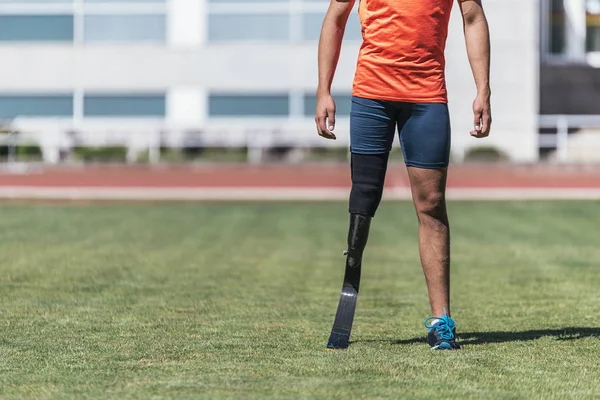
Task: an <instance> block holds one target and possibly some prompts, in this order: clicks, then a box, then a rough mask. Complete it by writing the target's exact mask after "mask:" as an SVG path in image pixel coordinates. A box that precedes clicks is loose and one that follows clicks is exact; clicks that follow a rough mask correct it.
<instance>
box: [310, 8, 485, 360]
mask: <svg viewBox="0 0 600 400" xmlns="http://www.w3.org/2000/svg"><path fill="white" fill-rule="evenodd" d="M454 1H455V0H360V3H359V7H358V12H359V16H360V21H361V27H362V28H361V29H362V33H363V44H362V46H361V49H360V53H359V56H358V63H357V69H356V73H355V77H354V84H353V90H352V95H353V99H352V109H351V113H350V151H351V175H352V190H351V192H350V200H349V212H350V228H349V233H348V253H347V259H346V267H347V271H348V268H349V266H350V267H352V266H355V265H358V266H359V268H360V264H361V261H362V255H363V250H364V248H365V245H366V243H367V238H368V234H369V227H370V221H371V218H372V217H374V216H375V212H376V210H377V207H378V205H379V202H380V200H381V196H382V193H383V183H384V180H385V174H386V169H387V164H388V155H389V151H390V150H391V145H392V141H393V138H394V134H395V130H396V128H397V129H398V132H399V135H400V142H401V145H402V151H403V154H404V160H405V163H406V166H407V169H408V176H409V179H410V185H411V191H412V197H413V201H414V205H415V209H416V213H417V217H418V222H419V252H420V256H421V263H422V266H423V272H424V274H425V279H426V282H427V290H428V293H429V301H430V305H431V312H432V315H433V317H430V318H428V319H427V320H425V326H426V327H427V328H428V335H427V342H428V343H429V345H430V346H431V348H433V349H458V348H459V345H458V343H457V342H456V340H455V325H454V321H453V320H452V319H451V318H450V229H449V224H448V216H447V213H446V201H445V190H446V175H447V167H448V161H449V156H450V120H449V115H448V106H447V93H446V83H445V74H444V69H445V57H444V49H445V45H446V36H447V33H448V23H449V19H450V11H451V9H452V5H453V2H454ZM457 1H458V3H459V6H460V10H461V12H462V16H463V23H464V35H465V39H466V47H467V54H468V58H469V62H470V65H471V69H472V71H473V75H474V77H475V83H476V86H477V96H476V98H475V101H474V103H473V113H474V126H473V130H472V131H471V132H470V134H471V136H474V137H476V138H483V137H486V136H488V134H489V132H490V124H491V121H492V119H491V112H490V86H489V68H490V67H489V64H490V43H489V31H488V25H487V20H486V17H485V14H484V11H483V7H482V4H481V0H457ZM353 6H354V0H331V4H330V5H329V10H328V11H327V14H326V16H325V20H324V22H323V27H322V31H321V38H320V41H319V84H318V89H317V108H316V116H315V120H316V123H317V130H318V132H319V135H321V136H323V137H324V138H327V139H335V135H334V134H333V132H332V131H333V129H334V126H335V102H334V99H333V98H332V96H331V93H330V88H331V83H332V81H333V76H334V73H335V69H336V66H337V62H338V58H339V54H340V49H341V44H342V37H343V35H344V29H345V26H346V21H347V19H348V16H349V14H350V12H351V11H352V8H353ZM359 274H360V271H359ZM356 293H358V283H356ZM340 308H341V306H340ZM352 312H353V311H352ZM428 323H429V324H428ZM350 326H351V322H350ZM347 329H348V336H349V328H347ZM330 342H331V339H330ZM346 346H347V344H346Z"/></svg>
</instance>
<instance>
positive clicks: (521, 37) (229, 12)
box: [0, 0, 575, 162]
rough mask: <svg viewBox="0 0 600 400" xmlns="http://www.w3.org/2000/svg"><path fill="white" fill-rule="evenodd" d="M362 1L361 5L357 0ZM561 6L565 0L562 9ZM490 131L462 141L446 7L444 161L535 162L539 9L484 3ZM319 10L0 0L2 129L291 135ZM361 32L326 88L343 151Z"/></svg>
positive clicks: (272, 0) (159, 1) (305, 126)
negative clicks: (491, 157)
mask: <svg viewBox="0 0 600 400" xmlns="http://www.w3.org/2000/svg"><path fill="white" fill-rule="evenodd" d="M363 1H368V0H363ZM568 1H569V2H571V1H575V0H568ZM484 3H485V7H486V10H487V14H488V18H489V23H490V29H491V34H492V48H493V57H492V90H493V112H494V130H493V135H492V136H491V137H490V138H489V139H488V140H486V141H477V140H475V139H472V138H470V137H469V135H468V132H469V130H470V129H472V120H473V118H472V112H471V104H472V101H473V99H474V96H475V85H474V83H473V77H472V75H471V71H470V67H469V63H468V60H467V56H466V50H465V45H464V37H463V33H462V26H461V17H460V13H459V12H458V7H457V6H455V7H454V10H453V13H452V18H451V29H450V34H449V37H448V44H447V52H446V55H447V59H448V62H447V80H448V89H449V93H450V109H451V115H452V128H453V138H452V140H453V153H454V156H455V157H456V159H460V158H461V157H462V155H463V154H464V151H465V149H467V148H469V147H473V146H481V145H485V146H495V147H497V148H499V149H501V150H503V151H504V152H506V154H508V155H509V156H510V157H511V158H512V159H513V160H515V161H522V162H529V161H535V160H537V157H538V141H537V134H538V129H537V117H538V113H539V93H540V89H539V73H540V63H539V61H540V57H539V56H540V46H539V42H540V40H539V32H540V15H542V13H541V11H540V10H542V9H543V7H542V5H540V3H539V0H487V1H485V2H484ZM327 6H328V4H327V1H323V0H262V1H259V0H0V59H1V60H2V63H0V119H5V120H14V119H15V118H16V120H18V121H20V123H21V124H24V125H25V126H27V124H28V123H31V124H34V125H35V126H36V127H42V128H39V129H42V130H43V126H44V124H46V123H47V124H50V121H52V123H56V122H57V121H59V122H64V123H67V124H74V125H75V126H78V127H86V126H88V125H89V126H95V127H98V126H107V127H109V126H122V125H123V124H126V123H128V124H129V123H134V122H135V121H137V122H143V123H146V124H153V123H156V124H171V125H178V126H197V127H210V126H220V127H231V129H234V128H235V127H239V128H243V127H246V126H262V127H271V126H272V127H273V128H280V129H286V128H290V127H294V128H295V129H296V130H297V131H299V132H303V133H302V135H306V137H307V138H308V137H309V136H310V138H314V137H316V133H315V131H314V122H313V112H314V107H315V96H314V91H315V86H316V82H317V40H318V36H319V33H320V26H321V22H322V19H323V16H324V14H325V11H326V9H327ZM360 41H361V33H360V25H359V21H358V15H357V12H356V10H355V11H354V12H353V13H352V15H351V17H350V20H349V23H348V28H347V31H346V35H345V39H344V47H343V50H342V54H341V57H340V61H339V66H338V70H337V73H336V78H335V81H334V85H333V91H334V95H335V99H336V100H337V103H338V114H339V115H338V124H337V125H338V127H337V130H338V132H339V133H338V137H339V138H340V141H339V143H340V144H342V145H346V144H347V140H346V139H347V122H348V114H349V108H350V89H351V83H352V78H353V74H354V69H355V64H356V56H357V54H358V49H359V47H360V43H361V42H360Z"/></svg>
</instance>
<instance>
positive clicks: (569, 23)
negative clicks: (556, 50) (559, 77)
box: [540, 0, 600, 68]
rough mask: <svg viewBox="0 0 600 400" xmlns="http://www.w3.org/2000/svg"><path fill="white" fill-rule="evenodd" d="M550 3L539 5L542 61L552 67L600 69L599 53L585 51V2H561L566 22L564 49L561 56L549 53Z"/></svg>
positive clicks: (543, 2)
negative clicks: (585, 66) (571, 66)
mask: <svg viewBox="0 0 600 400" xmlns="http://www.w3.org/2000/svg"><path fill="white" fill-rule="evenodd" d="M550 2H551V0H542V1H541V3H540V5H541V7H540V13H541V15H540V20H541V24H540V27H541V38H540V45H541V55H542V61H543V62H544V63H546V64H553V65H589V66H591V67H595V68H600V51H593V52H588V51H586V39H587V38H586V36H587V23H586V0H566V1H563V4H564V9H565V22H566V23H565V49H564V51H563V53H561V54H552V53H551V52H550V40H551V38H550V21H549V19H548V15H549V11H550Z"/></svg>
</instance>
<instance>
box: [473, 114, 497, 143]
mask: <svg viewBox="0 0 600 400" xmlns="http://www.w3.org/2000/svg"><path fill="white" fill-rule="evenodd" d="M473 114H474V120H473V130H472V131H471V132H470V135H471V136H473V137H476V138H484V137H487V136H489V134H490V126H491V123H492V118H491V116H490V112H489V110H478V109H474V110H473Z"/></svg>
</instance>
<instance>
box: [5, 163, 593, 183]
mask: <svg viewBox="0 0 600 400" xmlns="http://www.w3.org/2000/svg"><path fill="white" fill-rule="evenodd" d="M386 186H387V187H388V188H407V187H408V178H407V174H406V168H405V167H404V165H398V164H391V165H390V167H389V170H388V176H387V179H386ZM7 187H12V188H19V187H25V188H26V187H38V188H81V187H86V188H154V189H160V188H165V189H167V188H198V189H201V188H237V189H241V188H273V189H275V188H323V189H345V188H349V187H350V171H349V167H348V165H346V164H307V165H261V166H253V165H245V164H244V165H214V164H212V165H201V166H158V167H148V166H102V167H96V166H92V167H85V168H83V167H46V168H43V169H40V170H37V171H36V170H32V171H29V172H27V173H10V172H7V171H4V172H0V188H7ZM448 188H466V189H469V188H472V189H481V188H495V189H502V188H511V189H513V188H514V189H517V188H527V189H536V188H547V189H600V166H598V167H596V166H593V167H583V166H562V167H561V166H543V165H532V166H519V165H486V164H470V165H466V164H461V165H452V166H451V167H450V172H449V177H448Z"/></svg>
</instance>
